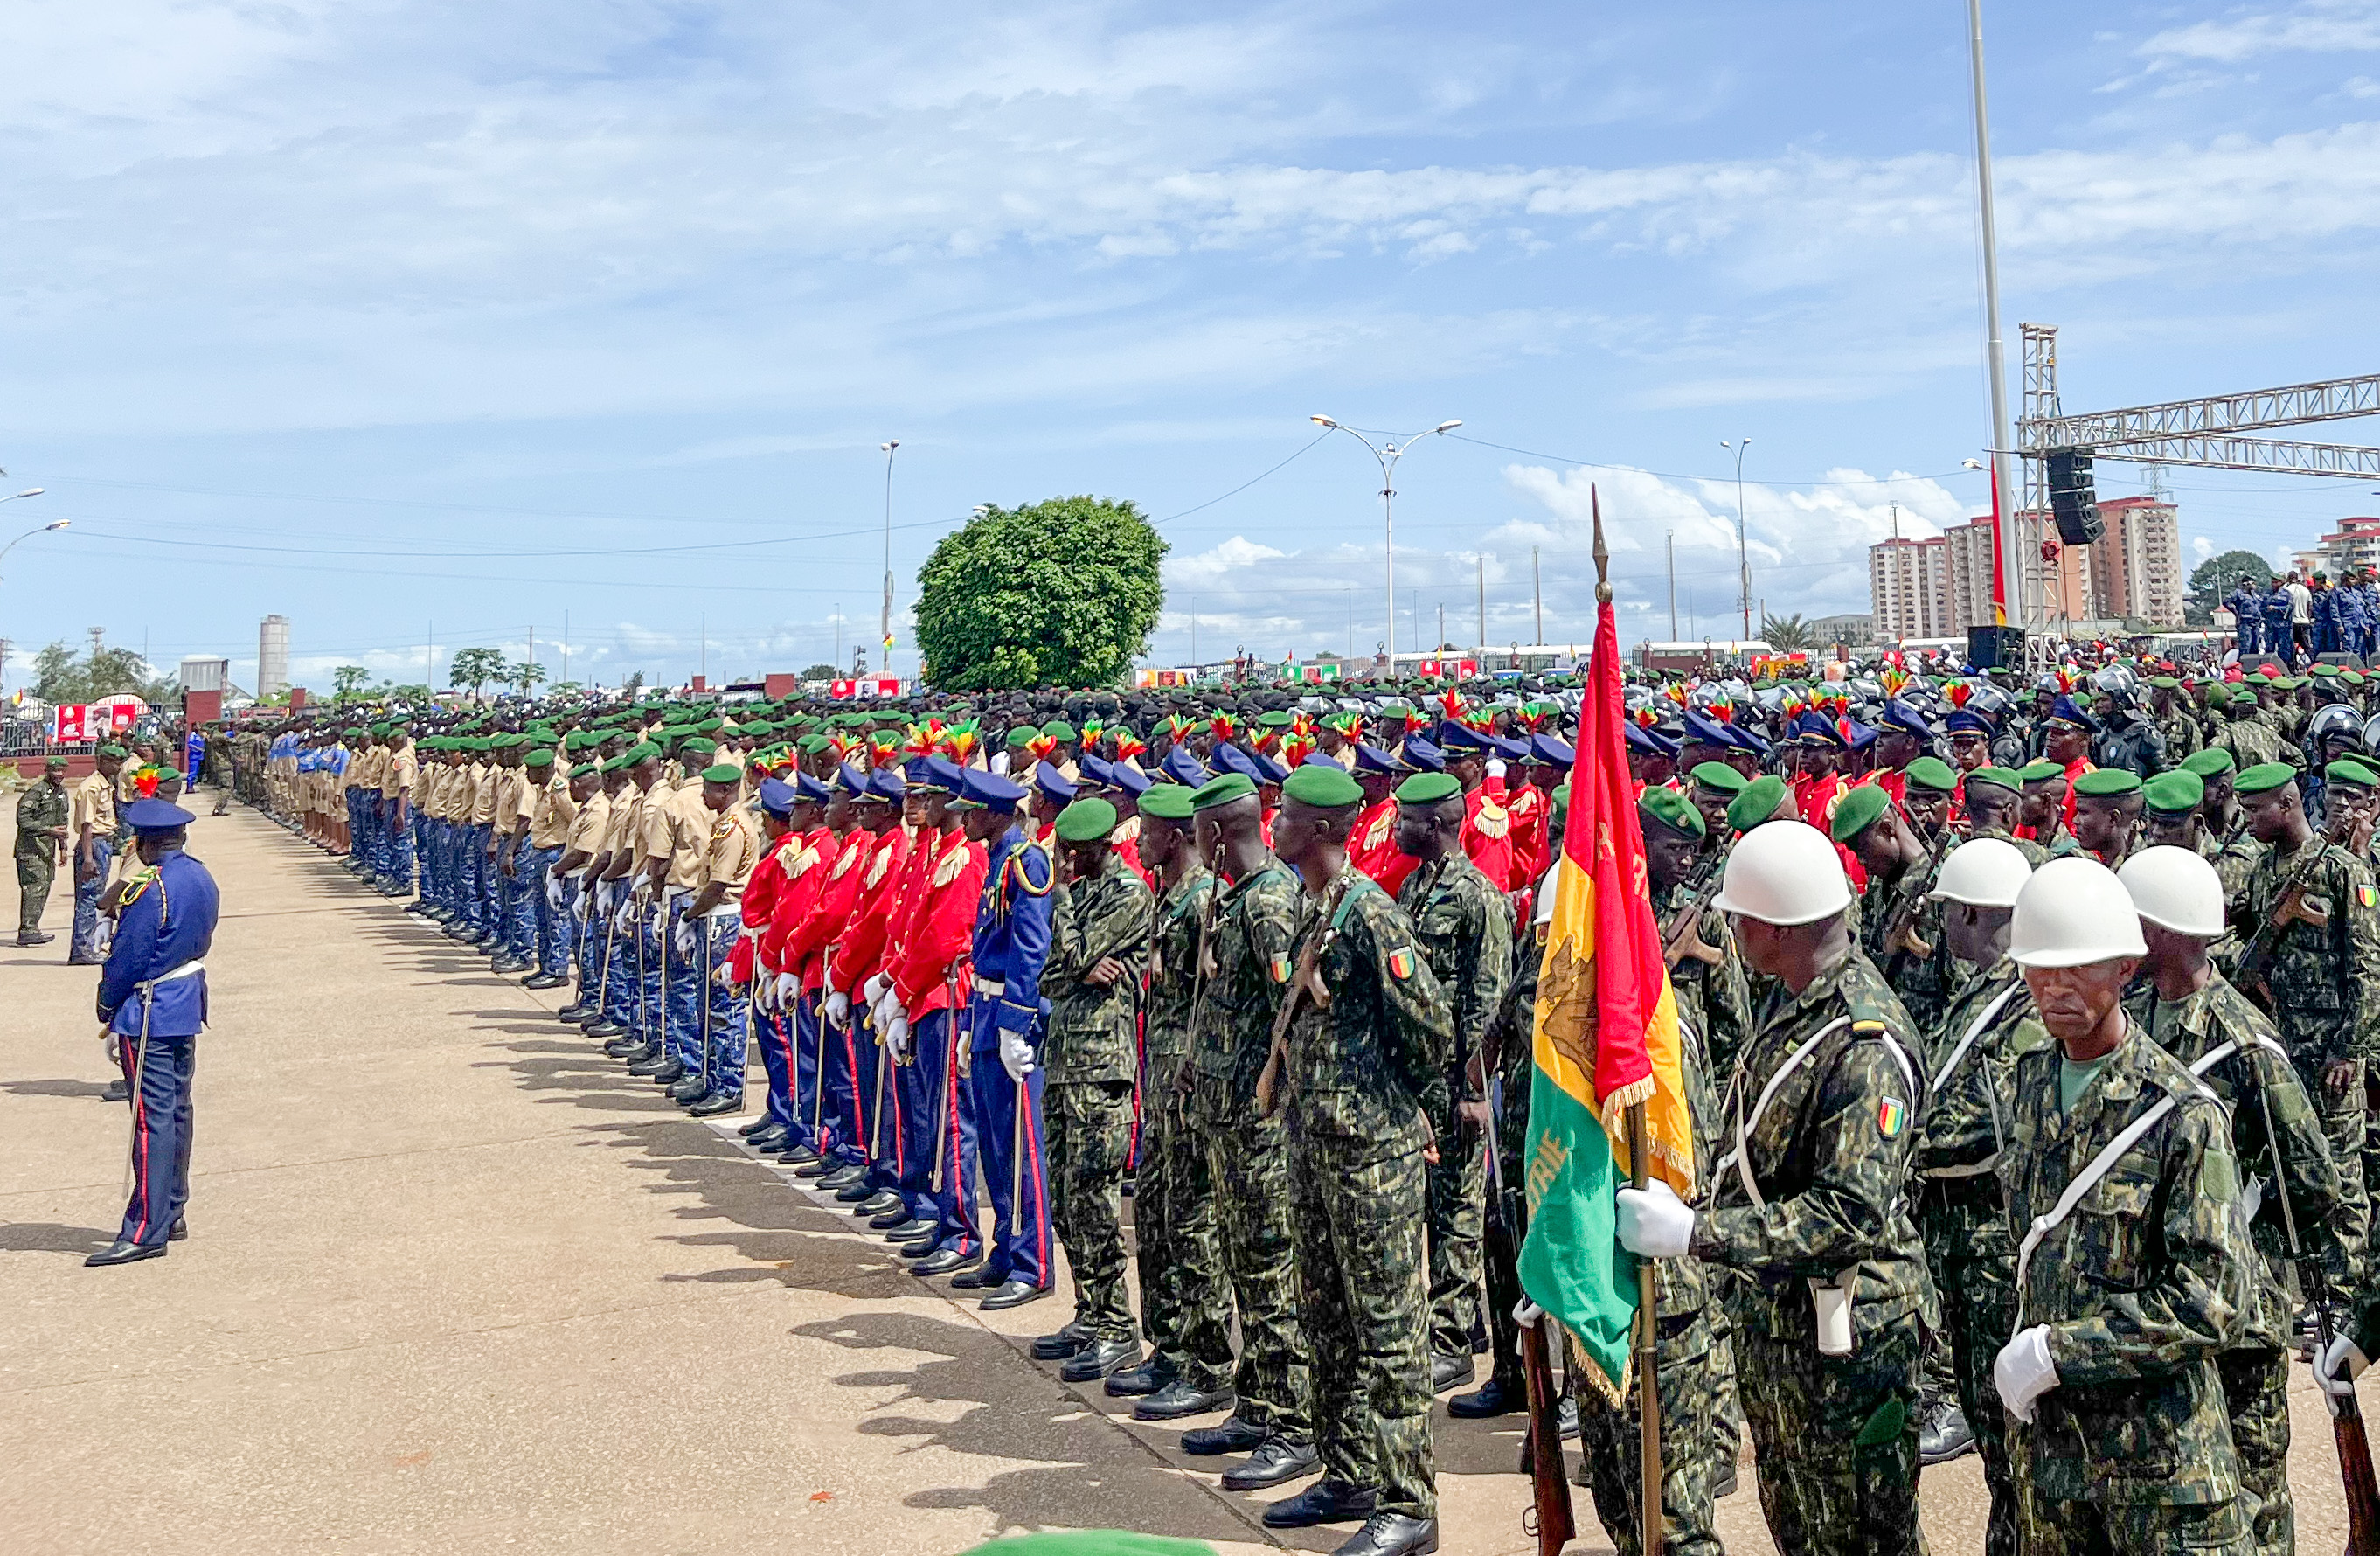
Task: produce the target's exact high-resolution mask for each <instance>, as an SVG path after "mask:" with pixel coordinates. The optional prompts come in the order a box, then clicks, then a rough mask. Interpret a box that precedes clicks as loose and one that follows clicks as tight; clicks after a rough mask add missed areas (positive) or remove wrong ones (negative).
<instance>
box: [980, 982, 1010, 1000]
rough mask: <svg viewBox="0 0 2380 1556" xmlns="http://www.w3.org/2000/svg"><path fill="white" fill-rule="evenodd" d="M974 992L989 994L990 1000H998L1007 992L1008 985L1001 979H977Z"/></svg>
mask: <svg viewBox="0 0 2380 1556" xmlns="http://www.w3.org/2000/svg"><path fill="white" fill-rule="evenodd" d="M975 991H976V992H977V993H978V994H989V995H990V996H991V997H992V998H994V999H998V998H999V997H1000V996H1002V994H1005V993H1007V992H1008V984H1007V982H1006V980H1004V979H996V978H978V979H976V980H975Z"/></svg>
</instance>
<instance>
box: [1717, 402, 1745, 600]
mask: <svg viewBox="0 0 2380 1556" xmlns="http://www.w3.org/2000/svg"><path fill="white" fill-rule="evenodd" d="M1718 445H1719V447H1721V448H1724V449H1726V450H1728V451H1729V452H1730V453H1731V454H1733V455H1734V456H1735V565H1736V569H1737V573H1738V577H1737V579H1736V605H1737V607H1738V608H1739V609H1740V610H1742V611H1743V640H1744V641H1745V642H1747V643H1749V642H1750V641H1752V547H1751V545H1750V543H1749V542H1748V541H1745V540H1744V538H1743V451H1744V450H1745V449H1747V448H1750V447H1751V446H1752V440H1751V439H1750V438H1738V439H1736V440H1735V441H1734V442H1733V443H1730V442H1728V441H1727V440H1726V439H1725V438H1721V439H1719V440H1718Z"/></svg>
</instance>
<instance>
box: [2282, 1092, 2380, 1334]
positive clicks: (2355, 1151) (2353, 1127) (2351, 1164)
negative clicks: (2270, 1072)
mask: <svg viewBox="0 0 2380 1556" xmlns="http://www.w3.org/2000/svg"><path fill="white" fill-rule="evenodd" d="M2291 1063H2293V1064H2296V1065H2297V1071H2298V1079H2299V1081H2300V1082H2301V1083H2302V1084H2303V1085H2304V1087H2305V1093H2306V1095H2307V1096H2308V1097H2309V1098H2312V1099H2313V1105H2314V1110H2315V1112H2319V1113H2320V1114H2321V1115H2322V1132H2323V1134H2324V1135H2325V1137H2327V1138H2328V1139H2329V1141H2330V1159H2331V1161H2332V1162H2333V1163H2334V1164H2335V1165H2337V1167H2338V1197H2339V1204H2338V1218H2337V1220H2336V1221H2335V1222H2333V1224H2332V1231H2333V1233H2334V1240H2333V1246H2332V1248H2331V1251H2330V1253H2329V1254H2328V1255H2327V1256H2326V1257H2325V1258H2324V1260H2323V1265H2324V1274H2325V1278H2326V1279H2327V1280H2328V1281H2329V1282H2330V1289H2331V1291H2332V1292H2334V1293H2335V1294H2338V1299H2339V1300H2342V1301H2343V1300H2345V1295H2346V1294H2347V1293H2349V1292H2351V1291H2353V1290H2355V1289H2356V1283H2357V1279H2356V1278H2357V1276H2358V1275H2359V1274H2360V1272H2361V1271H2362V1268H2363V1256H2364V1245H2365V1244H2366V1243H2367V1242H2368V1241H2370V1239H2371V1234H2372V1205H2371V1201H2370V1199H2369V1198H2368V1197H2367V1193H2368V1187H2367V1185H2366V1184H2365V1181H2364V1176H2363V1150H2364V1146H2365V1143H2366V1125H2365V1120H2364V1101H2363V1065H2362V1063H2361V1062H2360V1061H2359V1062H2358V1063H2357V1064H2356V1066H2355V1074H2354V1075H2353V1076H2351V1077H2350V1079H2349V1081H2348V1083H2347V1086H2346V1088H2345V1089H2344V1090H2342V1091H2333V1090H2331V1089H2330V1088H2328V1087H2326V1086H2325V1085H2323V1083H2322V1072H2323V1068H2324V1061H2323V1059H2322V1056H2321V1055H2320V1054H2319V1053H2315V1052H2304V1051H2299V1050H2295V1049H2292V1051H2291Z"/></svg>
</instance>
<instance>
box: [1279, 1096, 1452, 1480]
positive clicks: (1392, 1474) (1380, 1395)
mask: <svg viewBox="0 0 2380 1556" xmlns="http://www.w3.org/2000/svg"><path fill="white" fill-rule="evenodd" d="M1377 1149H1378V1148H1377V1147H1375V1146H1373V1145H1371V1144H1370V1143H1369V1142H1361V1143H1355V1142H1346V1141H1342V1140H1338V1139H1335V1138H1330V1137H1315V1136H1305V1135H1301V1136H1293V1137H1292V1141H1291V1145H1290V1166H1291V1173H1290V1192H1291V1194H1292V1196H1293V1205H1294V1225H1295V1228H1296V1237H1297V1290H1298V1296H1299V1299H1300V1313H1301V1316H1302V1317H1303V1318H1304V1319H1305V1336H1306V1341H1307V1343H1309V1344H1310V1345H1311V1346H1312V1347H1313V1353H1312V1354H1313V1367H1314V1446H1315V1448H1316V1449H1317V1450H1318V1452H1319V1453H1321V1456H1322V1473H1323V1474H1324V1475H1326V1476H1330V1477H1335V1478H1337V1479H1339V1480H1341V1481H1343V1482H1345V1483H1346V1484H1348V1485H1351V1486H1368V1487H1371V1488H1374V1489H1376V1490H1377V1491H1378V1494H1379V1503H1378V1505H1379V1511H1380V1512H1382V1513H1403V1514H1404V1515H1405V1516H1406V1517H1408V1518H1435V1517H1437V1516H1438V1476H1437V1470H1436V1461H1435V1456H1434V1453H1433V1450H1432V1448H1431V1445H1430V1427H1429V1412H1430V1404H1431V1395H1430V1389H1429V1337H1428V1332H1427V1317H1428V1306H1429V1299H1428V1288H1427V1254H1426V1253H1425V1251H1424V1249H1423V1246H1422V1244H1423V1237H1424V1233H1425V1230H1426V1228H1427V1223H1428V1220H1429V1185H1428V1180H1427V1172H1426V1169H1425V1164H1424V1162H1423V1161H1422V1159H1421V1153H1420V1151H1418V1150H1415V1151H1412V1152H1409V1153H1407V1154H1405V1155H1402V1156H1391V1157H1389V1158H1386V1159H1385V1160H1366V1158H1368V1157H1371V1156H1372V1155H1373V1154H1374V1153H1375V1152H1376V1151H1377Z"/></svg>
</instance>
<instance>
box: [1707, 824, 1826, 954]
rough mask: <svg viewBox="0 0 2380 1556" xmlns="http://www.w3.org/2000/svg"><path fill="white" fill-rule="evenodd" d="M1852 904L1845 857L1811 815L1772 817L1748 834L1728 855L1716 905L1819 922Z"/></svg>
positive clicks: (1781, 921)
mask: <svg viewBox="0 0 2380 1556" xmlns="http://www.w3.org/2000/svg"><path fill="white" fill-rule="evenodd" d="M1851 904H1852V887H1851V882H1850V881H1846V880H1844V879H1843V861H1842V857H1841V856H1840V855H1839V854H1837V853H1836V852H1835V845H1833V844H1831V843H1829V842H1828V841H1827V834H1826V833H1822V832H1820V831H1819V830H1818V829H1817V828H1815V827H1814V826H1812V825H1810V824H1809V823H1808V822H1807V821H1769V822H1767V823H1766V824H1764V825H1761V826H1757V827H1755V828H1753V829H1752V830H1751V831H1750V832H1748V833H1744V834H1743V841H1741V842H1739V843H1738V844H1737V845H1735V847H1734V849H1733V850H1732V851H1731V852H1730V854H1729V855H1728V857H1727V879H1726V881H1724V882H1723V883H1722V884H1721V885H1720V887H1719V890H1718V896H1717V897H1715V898H1713V899H1712V902H1711V906H1714V907H1716V908H1718V910H1719V911H1720V912H1721V913H1740V914H1742V915H1743V917H1745V918H1757V919H1759V920H1760V921H1761V922H1762V923H1764V924H1775V925H1777V926H1779V928H1790V927H1791V926H1792V925H1795V924H1815V923H1816V922H1817V921H1818V920H1819V919H1821V918H1828V917H1830V916H1832V915H1834V914H1838V913H1840V912H1841V911H1842V910H1843V909H1844V908H1846V907H1849V906H1851Z"/></svg>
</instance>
